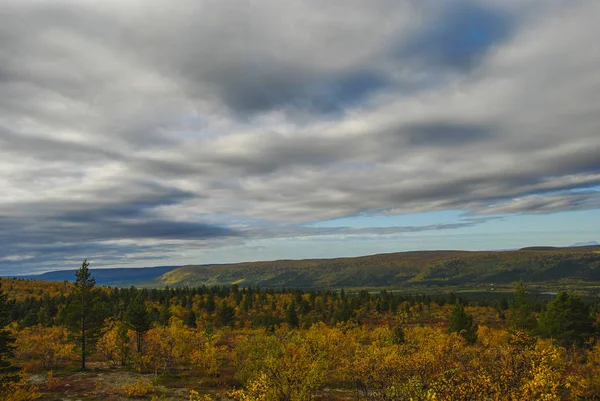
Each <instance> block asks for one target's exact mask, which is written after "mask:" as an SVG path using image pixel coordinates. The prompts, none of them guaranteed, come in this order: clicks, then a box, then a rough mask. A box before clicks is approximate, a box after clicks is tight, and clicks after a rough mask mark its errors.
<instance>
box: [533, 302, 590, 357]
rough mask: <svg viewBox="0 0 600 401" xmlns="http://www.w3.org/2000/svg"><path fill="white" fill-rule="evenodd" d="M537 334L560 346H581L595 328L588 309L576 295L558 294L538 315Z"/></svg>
mask: <svg viewBox="0 0 600 401" xmlns="http://www.w3.org/2000/svg"><path fill="white" fill-rule="evenodd" d="M539 332H540V334H541V335H542V336H543V337H546V338H554V339H556V340H558V341H559V342H560V343H561V344H562V345H565V346H569V345H572V344H577V345H583V343H584V342H585V341H586V340H587V339H588V338H590V337H591V336H593V335H594V333H595V332H596V327H595V323H594V318H593V317H592V316H591V314H590V308H589V306H588V305H586V304H584V303H583V302H582V301H581V299H580V298H579V297H578V296H576V295H571V294H568V293H566V292H564V291H562V292H560V293H559V294H558V295H557V296H556V298H554V299H553V300H552V301H551V302H550V303H549V304H548V307H547V309H546V310H545V311H543V312H542V314H541V315H540V320H539Z"/></svg>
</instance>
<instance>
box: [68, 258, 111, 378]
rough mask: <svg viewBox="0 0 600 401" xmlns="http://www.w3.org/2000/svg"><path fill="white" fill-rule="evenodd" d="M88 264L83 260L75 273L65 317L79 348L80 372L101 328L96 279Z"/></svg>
mask: <svg viewBox="0 0 600 401" xmlns="http://www.w3.org/2000/svg"><path fill="white" fill-rule="evenodd" d="M88 266H89V263H88V262H87V260H84V261H83V263H82V264H81V268H79V269H78V270H77V271H76V272H75V285H74V287H73V293H72V296H73V297H72V301H71V303H70V304H69V310H68V313H67V316H66V320H67V322H66V323H67V325H68V326H69V328H70V329H71V331H72V332H74V333H75V335H76V337H77V342H78V345H79V347H80V348H81V370H85V368H86V365H85V363H86V358H87V354H88V352H89V350H90V349H91V348H92V346H93V345H94V341H95V339H96V337H97V335H98V331H99V329H100V328H101V327H102V321H103V313H102V311H101V306H100V305H99V303H98V299H97V297H96V291H95V290H96V289H95V285H96V279H94V278H93V277H92V275H91V273H90V271H89V269H88Z"/></svg>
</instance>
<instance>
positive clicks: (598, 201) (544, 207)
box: [476, 191, 600, 214]
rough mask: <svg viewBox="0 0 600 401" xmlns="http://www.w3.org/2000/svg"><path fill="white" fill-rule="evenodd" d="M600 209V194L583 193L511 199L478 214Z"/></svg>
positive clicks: (543, 212)
mask: <svg viewBox="0 0 600 401" xmlns="http://www.w3.org/2000/svg"><path fill="white" fill-rule="evenodd" d="M598 208H600V192H598V191H582V192H575V193H571V192H566V193H559V194H552V195H547V196H533V195H532V196H527V197H521V198H515V199H511V200H509V201H505V202H502V203H499V204H495V205H490V206H487V207H483V208H481V209H480V210H477V211H476V213H478V214H515V213H523V214H525V213H526V214H549V213H556V212H562V211H565V210H589V209H598Z"/></svg>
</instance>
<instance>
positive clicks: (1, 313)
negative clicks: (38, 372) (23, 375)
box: [0, 290, 19, 393]
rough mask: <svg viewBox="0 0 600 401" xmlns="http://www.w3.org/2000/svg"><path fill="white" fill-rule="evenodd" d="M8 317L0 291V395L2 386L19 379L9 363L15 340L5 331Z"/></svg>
mask: <svg viewBox="0 0 600 401" xmlns="http://www.w3.org/2000/svg"><path fill="white" fill-rule="evenodd" d="M8 316H9V303H8V301H7V299H6V294H4V292H2V290H0V393H1V392H2V387H4V385H6V384H7V383H9V382H12V381H16V380H18V378H19V375H18V368H17V367H15V366H13V365H12V363H11V358H12V356H13V350H14V348H15V346H14V343H15V338H14V337H13V336H12V334H11V333H10V332H9V331H8V330H6V325H7V323H8Z"/></svg>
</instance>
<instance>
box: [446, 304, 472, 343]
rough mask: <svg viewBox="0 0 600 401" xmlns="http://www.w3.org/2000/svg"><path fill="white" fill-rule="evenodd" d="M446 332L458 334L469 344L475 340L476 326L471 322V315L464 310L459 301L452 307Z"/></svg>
mask: <svg viewBox="0 0 600 401" xmlns="http://www.w3.org/2000/svg"><path fill="white" fill-rule="evenodd" d="M448 332H449V333H458V334H460V335H461V336H462V337H463V338H464V339H465V340H467V342H468V343H469V344H475V342H476V341H477V326H476V325H474V324H473V316H471V315H469V314H468V313H467V312H465V308H464V307H463V306H462V305H461V304H460V303H459V302H456V303H455V304H454V308H453V309H452V316H450V325H449V326H448Z"/></svg>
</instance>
